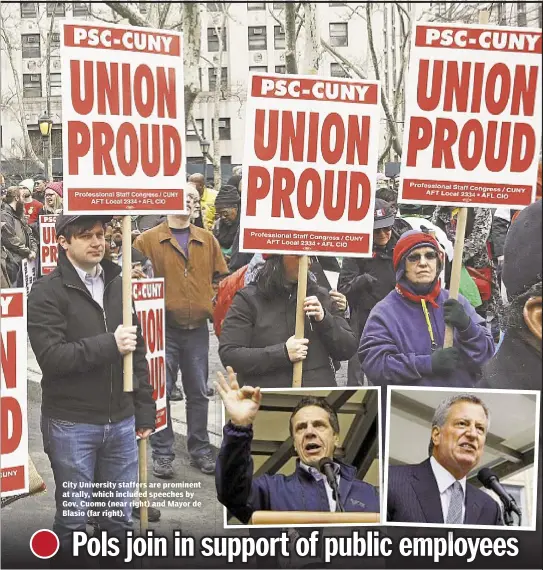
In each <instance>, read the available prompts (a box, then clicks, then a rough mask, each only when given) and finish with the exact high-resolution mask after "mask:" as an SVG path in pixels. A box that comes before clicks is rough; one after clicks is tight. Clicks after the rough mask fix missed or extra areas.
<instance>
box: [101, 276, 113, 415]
mask: <svg viewBox="0 0 543 570" xmlns="http://www.w3.org/2000/svg"><path fill="white" fill-rule="evenodd" d="M105 291H106V289H105V287H104V293H105ZM102 315H104V325H105V327H106V332H109V330H108V328H107V317H106V310H105V309H102ZM115 342H116V341H115ZM112 399H113V366H112V365H111V364H110V365H109V403H108V410H107V417H108V421H109V423H111V400H112Z"/></svg>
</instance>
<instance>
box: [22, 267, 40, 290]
mask: <svg viewBox="0 0 543 570" xmlns="http://www.w3.org/2000/svg"><path fill="white" fill-rule="evenodd" d="M21 269H22V272H23V285H24V288H25V291H26V294H27V295H28V294H29V293H30V289H32V285H33V284H34V281H36V279H37V277H38V270H37V263H36V259H32V260H31V259H23V261H22V263H21Z"/></svg>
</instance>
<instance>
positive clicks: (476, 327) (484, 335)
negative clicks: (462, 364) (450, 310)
mask: <svg viewBox="0 0 543 570" xmlns="http://www.w3.org/2000/svg"><path fill="white" fill-rule="evenodd" d="M458 301H459V302H460V303H461V304H462V306H463V307H464V311H466V314H467V315H468V317H469V320H470V323H469V325H468V327H467V328H466V329H465V330H463V331H459V330H458V329H455V330H454V346H455V347H456V348H458V350H460V352H461V353H462V354H463V355H464V356H465V358H466V360H467V361H468V362H470V363H473V364H474V365H475V366H476V367H480V366H482V365H483V364H485V363H486V362H487V361H488V360H490V359H491V358H492V356H493V355H494V352H495V345H494V339H493V338H492V334H491V333H490V331H489V330H488V329H487V327H486V323H485V320H484V319H483V317H481V316H480V315H478V314H477V313H476V312H475V309H474V308H473V307H472V305H471V304H470V302H469V301H468V300H467V299H466V298H464V297H462V295H458Z"/></svg>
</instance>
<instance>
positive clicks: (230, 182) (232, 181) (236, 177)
mask: <svg viewBox="0 0 543 570" xmlns="http://www.w3.org/2000/svg"><path fill="white" fill-rule="evenodd" d="M240 182H241V176H239V174H234V175H233V176H231V177H230V178H229V179H228V182H227V183H226V185H227V186H233V187H234V188H235V189H236V190H237V191H238V192H239V183H240Z"/></svg>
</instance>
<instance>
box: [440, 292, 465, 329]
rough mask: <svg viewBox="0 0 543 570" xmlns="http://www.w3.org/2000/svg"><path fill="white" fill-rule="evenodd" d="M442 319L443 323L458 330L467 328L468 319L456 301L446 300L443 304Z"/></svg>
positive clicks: (460, 304)
mask: <svg viewBox="0 0 543 570" xmlns="http://www.w3.org/2000/svg"><path fill="white" fill-rule="evenodd" d="M443 318H444V320H445V323H447V324H448V325H450V326H451V327H454V328H455V329H458V330H461V331H463V330H466V329H467V328H468V326H469V322H470V320H469V317H468V315H467V314H466V311H465V310H464V307H463V306H462V303H459V302H458V301H457V300H456V299H447V300H446V301H445V302H444V303H443Z"/></svg>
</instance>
